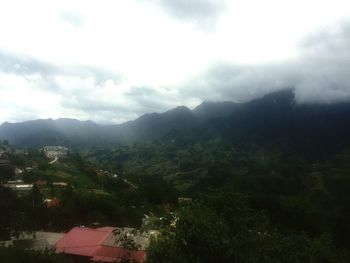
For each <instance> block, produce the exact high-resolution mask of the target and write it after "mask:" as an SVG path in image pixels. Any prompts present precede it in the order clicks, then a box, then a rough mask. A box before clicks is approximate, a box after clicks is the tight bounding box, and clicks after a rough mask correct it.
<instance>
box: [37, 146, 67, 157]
mask: <svg viewBox="0 0 350 263" xmlns="http://www.w3.org/2000/svg"><path fill="white" fill-rule="evenodd" d="M41 151H42V152H43V153H44V154H45V156H46V157H47V158H56V157H57V158H58V157H62V156H66V155H67V154H68V148H67V147H64V146H45V147H43V148H41Z"/></svg>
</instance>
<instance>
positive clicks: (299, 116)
mask: <svg viewBox="0 0 350 263" xmlns="http://www.w3.org/2000/svg"><path fill="white" fill-rule="evenodd" d="M349 117H350V103H337V104H331V105H330V104H325V105H319V104H317V105H315V104H297V103H296V102H295V99H294V92H293V90H291V89H288V90H282V91H278V92H274V93H270V94H267V95H265V96H263V97H262V98H258V99H255V100H252V101H249V102H246V103H234V102H230V101H226V102H203V103H202V104H200V105H198V106H197V107H196V108H194V109H193V110H190V109H189V108H187V107H185V106H179V107H176V108H174V109H171V110H169V111H166V112H163V113H149V114H145V115H142V116H141V117H139V118H137V119H135V120H132V121H128V122H125V123H122V124H114V125H104V126H102V125H99V124H96V123H94V122H92V121H79V120H75V119H68V118H60V119H57V120H52V119H47V120H43V119H41V120H34V121H26V122H22V123H13V124H11V123H4V124H2V125H0V139H7V140H9V141H10V143H12V144H14V145H16V146H22V147H41V146H44V145H53V144H62V145H66V146H70V147H98V146H116V145H120V144H125V143H134V142H152V141H154V140H158V139H162V138H175V139H176V138H177V139H179V138H187V139H190V140H191V141H196V140H202V139H206V140H207V139H213V138H223V139H226V140H230V141H235V142H239V143H257V144H266V145H272V146H276V145H278V147H282V146H283V147H284V148H285V150H288V149H303V151H311V152H317V151H319V152H322V151H330V149H332V150H333V149H334V150H336V151H339V150H340V149H341V148H343V147H345V146H350V138H348V136H347V134H349V133H350V123H349V121H347V120H348V119H349ZM321 145H323V146H321ZM322 147H323V148H324V149H322Z"/></svg>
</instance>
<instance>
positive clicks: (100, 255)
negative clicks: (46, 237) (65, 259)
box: [56, 227, 146, 262]
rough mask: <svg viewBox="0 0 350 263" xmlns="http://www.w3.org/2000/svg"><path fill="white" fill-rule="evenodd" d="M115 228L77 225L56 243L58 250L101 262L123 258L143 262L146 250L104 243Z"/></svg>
mask: <svg viewBox="0 0 350 263" xmlns="http://www.w3.org/2000/svg"><path fill="white" fill-rule="evenodd" d="M114 229H115V228H112V227H102V228H97V229H92V228H86V227H75V228H73V229H72V230H70V231H69V232H68V233H67V234H66V235H64V236H63V237H62V238H61V239H60V240H59V241H58V242H57V243H56V252H57V253H66V254H71V255H79V256H86V257H91V260H92V261H100V262H115V261H116V260H117V259H122V258H123V259H129V260H135V261H137V262H142V261H143V260H144V258H145V256H146V252H145V251H142V250H138V251H134V250H127V249H125V248H121V247H114V246H106V245H103V241H105V240H106V239H107V238H108V237H109V236H110V235H111V234H113V230H114Z"/></svg>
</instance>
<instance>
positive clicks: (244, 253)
mask: <svg viewBox="0 0 350 263" xmlns="http://www.w3.org/2000/svg"><path fill="white" fill-rule="evenodd" d="M303 156H304V155H303ZM6 157H7V158H8V159H9V160H10V162H11V165H12V166H15V167H19V168H25V167H33V169H30V171H25V172H24V173H23V175H22V177H23V178H22V179H23V180H24V181H25V182H26V183H34V182H35V183H36V184H35V186H34V187H33V189H32V191H31V192H30V193H28V194H20V195H18V194H16V193H15V192H14V191H12V190H11V189H9V188H5V187H0V209H1V211H3V213H1V215H0V224H1V227H0V230H1V231H0V236H1V239H2V240H6V239H8V238H9V237H10V236H13V235H16V234H18V233H20V232H21V231H35V230H39V229H40V230H47V231H67V230H69V229H70V228H72V227H73V226H77V225H86V226H90V225H96V224H100V225H112V226H113V225H114V226H120V227H122V226H134V227H141V222H142V218H143V217H144V214H148V215H151V216H153V217H154V218H156V220H155V221H154V222H153V223H152V225H151V226H148V228H150V227H151V228H156V229H159V230H160V235H159V236H158V238H157V239H155V240H153V241H152V242H151V246H150V248H149V251H148V261H149V262H349V259H350V258H349V251H350V228H349V227H348V222H349V221H350V210H349V207H350V192H349V191H348V189H349V187H350V177H349V174H350V151H349V150H345V151H342V152H338V154H337V155H333V157H330V158H327V159H317V158H315V157H314V156H310V159H307V158H305V157H303V158H300V155H298V154H294V153H291V154H286V153H285V152H281V151H280V150H279V148H278V147H270V146H261V145H260V146H259V145H257V144H242V143H240V144H238V143H235V142H232V141H227V140H223V139H218V138H217V139H214V140H194V139H193V138H191V137H184V136H177V135H176V134H173V135H171V136H169V137H165V138H164V139H162V140H157V141H154V142H153V143H143V144H132V145H122V146H118V147H111V148H93V149H90V151H84V155H79V154H77V153H71V154H70V155H68V156H66V157H61V158H60V159H59V160H58V161H57V162H55V163H54V164H48V163H49V160H48V159H47V158H46V157H44V156H43V155H42V154H41V153H40V152H38V151H36V150H28V152H27V153H26V154H18V153H15V152H14V151H11V152H9V153H7V155H6ZM1 176H3V174H1ZM5 177H6V176H5ZM5 177H4V178H5ZM6 178H7V177H6ZM57 182H63V183H66V184H67V185H66V186H59V185H55V184H54V183H57ZM179 197H185V198H190V199H187V200H188V201H186V202H184V203H182V204H180V203H178V198H179ZM47 198H50V199H52V198H57V199H59V204H58V205H57V206H53V207H48V206H47V205H46V204H45V203H44V202H43V200H44V199H47ZM190 200H192V201H190ZM31 218H35V219H36V220H30V219H31ZM10 252H11V251H10ZM10 252H9V253H10ZM4 253H5V252H4ZM36 256H38V257H40V255H36ZM38 262H40V261H39V259H38ZM53 262H55V261H53Z"/></svg>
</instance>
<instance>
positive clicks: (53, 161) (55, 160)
mask: <svg viewBox="0 0 350 263" xmlns="http://www.w3.org/2000/svg"><path fill="white" fill-rule="evenodd" d="M57 160H58V157H57V156H55V159H53V160H52V161H51V162H49V164H54V163H55V162H57Z"/></svg>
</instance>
